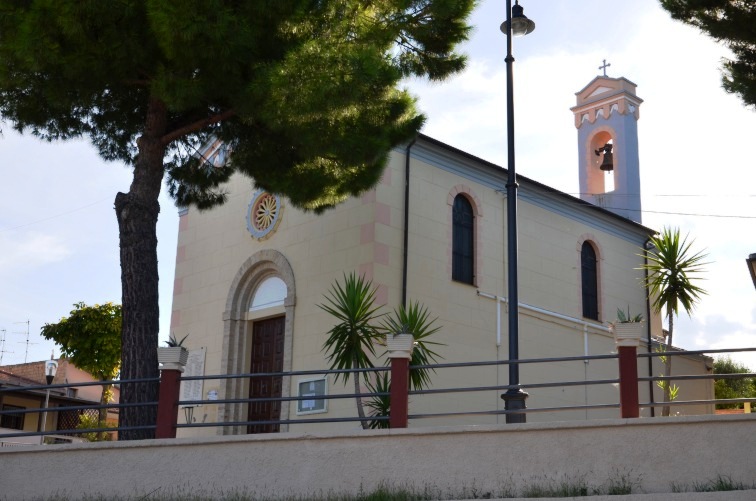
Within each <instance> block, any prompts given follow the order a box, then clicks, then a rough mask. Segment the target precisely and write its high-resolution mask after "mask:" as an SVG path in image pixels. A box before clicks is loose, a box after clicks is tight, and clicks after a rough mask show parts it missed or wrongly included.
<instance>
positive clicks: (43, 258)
mask: <svg viewBox="0 0 756 501" xmlns="http://www.w3.org/2000/svg"><path fill="white" fill-rule="evenodd" d="M0 248H2V249H4V251H3V252H2V253H0V274H2V275H4V276H10V275H14V274H18V273H25V272H28V271H30V270H34V269H36V268H40V267H43V266H46V265H49V264H53V263H57V262H60V261H63V260H64V259H66V258H68V257H69V256H71V254H72V253H71V250H70V249H69V248H68V246H67V245H66V243H65V241H64V240H63V239H61V238H58V237H55V236H52V235H46V234H41V233H37V232H28V233H20V234H18V233H15V234H14V233H6V234H3V233H0Z"/></svg>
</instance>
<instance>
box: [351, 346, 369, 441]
mask: <svg viewBox="0 0 756 501" xmlns="http://www.w3.org/2000/svg"><path fill="white" fill-rule="evenodd" d="M352 367H359V366H358V365H357V358H356V357H354V358H353V359H352ZM352 375H353V376H354V394H355V395H357V396H356V397H354V399H355V400H356V401H357V415H358V416H359V417H360V425H361V426H362V429H363V430H367V429H368V422H367V421H366V420H365V408H364V407H363V406H362V397H361V396H359V395H360V394H361V393H362V388H361V387H360V376H361V375H362V373H359V372H355V373H354V374H352Z"/></svg>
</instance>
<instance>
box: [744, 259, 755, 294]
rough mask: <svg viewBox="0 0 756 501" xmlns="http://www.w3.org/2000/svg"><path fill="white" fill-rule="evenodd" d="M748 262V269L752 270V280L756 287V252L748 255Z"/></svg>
mask: <svg viewBox="0 0 756 501" xmlns="http://www.w3.org/2000/svg"><path fill="white" fill-rule="evenodd" d="M746 264H748V271H750V272H751V280H753V286H754V287H756V254H751V255H750V256H748V259H746Z"/></svg>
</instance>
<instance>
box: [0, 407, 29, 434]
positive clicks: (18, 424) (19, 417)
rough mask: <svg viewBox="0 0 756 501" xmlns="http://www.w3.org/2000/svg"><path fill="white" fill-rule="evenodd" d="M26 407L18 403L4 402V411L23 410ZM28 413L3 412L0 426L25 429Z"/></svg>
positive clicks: (0, 417)
mask: <svg viewBox="0 0 756 501" xmlns="http://www.w3.org/2000/svg"><path fill="white" fill-rule="evenodd" d="M24 409H26V407H19V406H18V405H8V404H3V411H22V410H24ZM25 416H26V414H21V413H19V414H3V415H2V416H0V428H10V429H11V430H23V429H24V417H25Z"/></svg>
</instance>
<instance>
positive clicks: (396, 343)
mask: <svg viewBox="0 0 756 501" xmlns="http://www.w3.org/2000/svg"><path fill="white" fill-rule="evenodd" d="M386 346H387V348H388V356H389V358H411V357H412V348H413V347H414V346H415V338H414V336H413V335H412V334H396V335H394V336H389V337H388V339H386Z"/></svg>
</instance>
